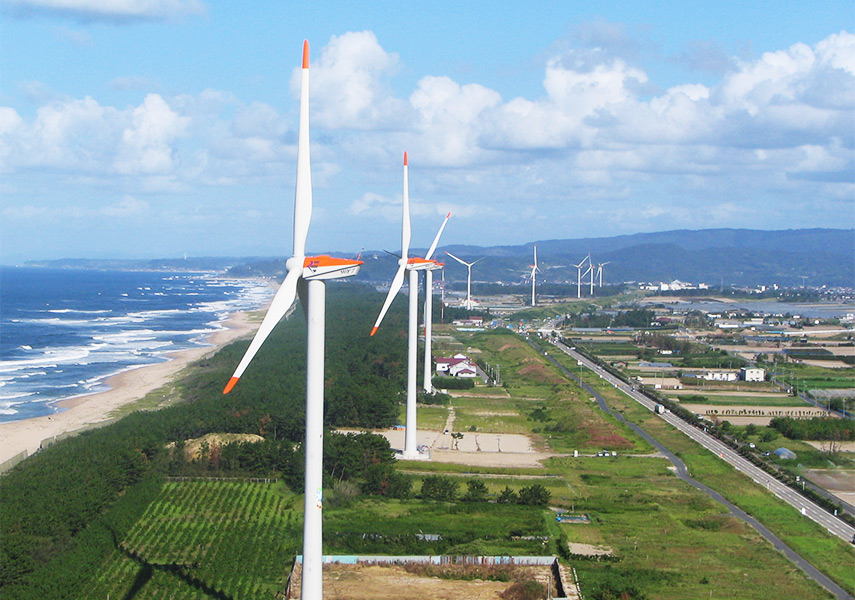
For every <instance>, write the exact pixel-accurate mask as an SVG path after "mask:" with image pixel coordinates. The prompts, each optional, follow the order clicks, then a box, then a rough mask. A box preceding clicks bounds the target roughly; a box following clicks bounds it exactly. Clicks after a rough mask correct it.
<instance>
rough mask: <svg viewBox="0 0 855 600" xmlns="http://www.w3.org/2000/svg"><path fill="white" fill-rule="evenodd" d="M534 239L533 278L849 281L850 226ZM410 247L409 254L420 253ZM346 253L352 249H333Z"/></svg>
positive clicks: (157, 265)
mask: <svg viewBox="0 0 855 600" xmlns="http://www.w3.org/2000/svg"><path fill="white" fill-rule="evenodd" d="M534 243H536V244H537V256H538V264H539V266H540V269H541V271H542V274H541V275H540V276H539V277H538V281H543V282H550V283H561V282H573V283H575V282H576V277H577V269H576V267H575V265H576V264H578V263H579V262H580V261H582V260H583V259H584V258H585V257H586V256H588V255H589V254H590V255H591V257H592V260H593V261H594V263H595V264H602V263H609V264H607V265H605V267H604V271H603V282H604V283H620V282H629V281H632V282H642V281H650V282H659V281H665V282H670V281H673V280H674V279H679V280H681V281H686V282H692V283H700V282H703V283H707V284H708V285H710V286H718V285H721V284H724V285H739V286H755V285H767V286H768V285H772V284H778V285H781V286H788V287H796V286H801V285H802V283H804V284H805V285H807V286H809V287H819V286H822V285H826V286H829V287H855V229H791V230H786V231H761V230H755V229H704V230H700V231H689V230H675V231H663V232H658V233H638V234H634V235H621V236H615V237H603V238H585V239H573V240H543V241H538V242H534ZM534 243H530V244H523V245H519V246H489V247H486V246H467V245H460V244H455V245H450V246H444V247H441V248H440V249H439V250H438V251H437V254H436V257H437V258H438V259H440V260H443V259H446V260H445V263H446V278H447V279H450V280H453V281H459V280H465V278H466V268H465V267H463V266H462V265H460V264H458V263H457V262H455V261H454V260H452V259H451V258H448V257H446V256H445V254H444V252H445V251H449V252H451V253H453V254H455V255H457V256H459V257H460V258H462V259H464V260H467V261H472V260H476V259H479V258H482V257H483V258H484V260H482V261H480V262H479V263H478V264H477V265H476V266H475V267H473V270H472V273H473V276H472V278H473V280H474V281H491V282H503V283H520V282H522V281H523V280H524V278H525V276H526V275H527V274H528V272H529V271H530V266H529V265H531V261H532V246H533V244H534ZM424 252H425V250H424V249H413V251H411V254H412V255H418V256H422V255H424ZM332 254H335V255H343V256H353V255H354V254H355V253H342V252H333V253H332ZM362 259H363V260H365V266H364V267H363V268H362V270H361V271H360V274H359V275H358V277H357V278H358V279H360V280H363V281H372V282H386V281H388V280H390V279H391V277H392V274H393V273H394V271H395V268H396V263H397V260H398V259H397V257H396V256H394V255H392V254H389V253H387V252H385V251H379V250H374V251H367V252H363V253H362ZM27 264H28V266H47V267H62V268H99V269H156V270H182V271H226V270H227V271H228V273H229V274H231V275H235V276H248V275H249V276H281V275H282V274H283V273H284V264H285V261H284V258H262V257H257V258H239V257H230V258H223V257H211V258H188V259H159V260H146V261H138V260H137V261H125V260H86V259H74V260H71V259H69V260H61V261H40V262H30V263H27Z"/></svg>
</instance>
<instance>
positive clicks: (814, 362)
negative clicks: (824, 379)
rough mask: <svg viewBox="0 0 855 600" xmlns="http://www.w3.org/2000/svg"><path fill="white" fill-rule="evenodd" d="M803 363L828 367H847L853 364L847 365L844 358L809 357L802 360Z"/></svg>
mask: <svg viewBox="0 0 855 600" xmlns="http://www.w3.org/2000/svg"><path fill="white" fill-rule="evenodd" d="M801 363H802V364H805V365H810V366H812V367H825V368H826V369H846V368H848V367H851V366H852V365H847V364H846V363H845V362H843V361H842V360H811V359H809V358H808V359H805V360H802V361H801Z"/></svg>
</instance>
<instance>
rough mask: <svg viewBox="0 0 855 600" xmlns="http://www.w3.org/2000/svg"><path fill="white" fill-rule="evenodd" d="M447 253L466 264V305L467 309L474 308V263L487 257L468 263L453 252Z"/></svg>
mask: <svg viewBox="0 0 855 600" xmlns="http://www.w3.org/2000/svg"><path fill="white" fill-rule="evenodd" d="M446 254H448V255H449V256H450V257H451V258H453V259H454V260H456V261H457V262H459V263H460V264H461V265H465V266H466V271H467V274H466V305H465V306H466V310H472V265H474V264H475V263H477V262H479V261H482V260H484V258H485V257H483V256H482V257H481V258H479V259H478V260H476V261H473V262H471V263H468V262H466V261H465V260H463V259H460V258H457V257H456V256H454V255H453V254H452V253H451V252H446Z"/></svg>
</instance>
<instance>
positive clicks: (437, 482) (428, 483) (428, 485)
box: [420, 475, 457, 502]
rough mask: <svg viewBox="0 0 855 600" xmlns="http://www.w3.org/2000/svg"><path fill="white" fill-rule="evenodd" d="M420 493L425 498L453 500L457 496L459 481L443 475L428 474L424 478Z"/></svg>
mask: <svg viewBox="0 0 855 600" xmlns="http://www.w3.org/2000/svg"><path fill="white" fill-rule="evenodd" d="M420 495H421V497H422V498H424V499H425V500H440V501H444V502H453V501H454V500H455V499H456V498H457V482H456V481H454V480H453V479H451V478H450V477H443V476H442V475H428V476H427V477H425V478H424V479H423V480H422V489H421V493H420Z"/></svg>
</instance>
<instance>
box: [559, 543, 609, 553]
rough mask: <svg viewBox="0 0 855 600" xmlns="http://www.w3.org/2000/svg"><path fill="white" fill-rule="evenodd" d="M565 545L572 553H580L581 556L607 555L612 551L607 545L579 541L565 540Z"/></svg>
mask: <svg viewBox="0 0 855 600" xmlns="http://www.w3.org/2000/svg"><path fill="white" fill-rule="evenodd" d="M567 547H568V548H569V549H570V552H572V553H573V554H581V555H582V556H608V555H610V554H612V553H613V552H614V550H612V549H611V548H609V547H608V546H594V545H593V544H582V543H580V542H567Z"/></svg>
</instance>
